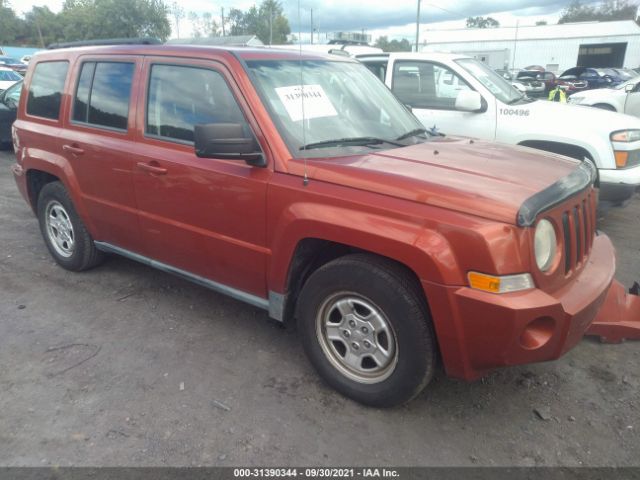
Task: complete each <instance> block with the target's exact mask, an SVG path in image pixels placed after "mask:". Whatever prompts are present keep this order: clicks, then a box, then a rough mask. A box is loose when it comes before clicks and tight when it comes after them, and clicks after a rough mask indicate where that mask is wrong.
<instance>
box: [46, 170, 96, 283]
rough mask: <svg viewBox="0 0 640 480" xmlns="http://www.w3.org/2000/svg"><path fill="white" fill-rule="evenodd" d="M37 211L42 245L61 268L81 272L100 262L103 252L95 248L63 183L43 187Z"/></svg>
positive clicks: (48, 184) (53, 183)
mask: <svg viewBox="0 0 640 480" xmlns="http://www.w3.org/2000/svg"><path fill="white" fill-rule="evenodd" d="M37 211H38V220H39V223H40V231H41V232H42V236H43V238H44V241H45V244H46V245H47V248H48V249H49V252H50V253H51V255H52V256H53V258H54V259H55V261H56V262H57V263H58V264H59V265H60V266H62V267H63V268H66V269H67V270H73V271H81V270H87V269H89V268H92V267H94V266H96V265H98V264H99V263H100V262H101V261H102V259H103V254H102V252H100V251H99V250H97V249H96V247H95V245H94V243H93V238H91V235H90V234H89V232H88V231H87V229H86V227H85V226H84V224H83V223H82V220H81V219H80V217H79V216H78V213H77V212H76V210H75V208H74V206H73V203H72V202H71V198H70V197H69V194H68V193H67V190H66V189H65V188H64V186H63V185H62V183H60V182H52V183H47V184H46V185H45V186H44V187H42V190H41V191H40V194H39V195H38V208H37Z"/></svg>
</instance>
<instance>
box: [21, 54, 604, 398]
mask: <svg viewBox="0 0 640 480" xmlns="http://www.w3.org/2000/svg"><path fill="white" fill-rule="evenodd" d="M12 134H13V143H14V148H15V153H16V156H17V163H16V164H15V165H14V166H13V172H14V175H15V179H16V182H17V185H18V188H19V189H20V192H21V193H22V195H23V196H24V198H25V199H26V200H27V202H29V204H30V205H31V207H32V208H33V210H34V212H35V213H36V214H37V217H38V219H39V222H40V229H41V231H42V235H43V237H44V241H45V243H46V245H47V247H48V249H49V251H50V252H51V255H52V256H53V257H54V258H55V260H56V261H57V262H58V263H59V264H60V265H61V266H62V267H64V268H66V269H69V270H78V271H79V270H84V269H88V268H91V267H94V266H96V265H98V264H99V263H100V261H101V260H102V259H103V256H104V254H105V253H116V254H120V255H124V256H125V257H128V258H131V259H134V260H137V261H140V262H143V263H146V264H148V265H150V266H152V267H155V268H159V269H161V270H164V271H166V272H171V273H174V274H177V275H180V276H182V277H184V278H187V279H189V280H192V281H194V282H196V283H198V284H200V285H204V286H205V287H209V288H211V289H213V290H216V291H218V292H222V293H225V294H227V295H230V296H232V297H234V298H236V299H238V300H242V301H244V302H247V303H249V304H251V305H254V306H257V307H260V308H263V309H265V310H267V311H268V313H269V316H270V317H272V318H274V319H276V320H279V321H283V322H287V321H289V320H296V321H297V325H298V328H299V331H300V335H301V338H302V342H303V343H304V348H305V351H306V353H307V355H308V357H309V359H310V361H311V362H312V363H313V365H314V366H315V368H316V369H317V371H318V372H319V373H320V375H321V376H322V377H323V378H324V379H325V380H326V381H327V382H328V383H329V384H330V385H332V386H333V387H334V388H335V389H337V390H338V391H340V392H342V393H343V394H344V395H347V396H349V397H351V398H353V399H355V400H357V401H359V402H362V403H365V404H369V405H376V406H392V405H397V404H400V403H403V402H406V401H408V400H410V399H411V398H413V397H414V396H415V395H417V394H418V393H419V392H420V391H421V390H422V389H423V388H424V387H425V386H426V385H427V384H428V383H429V381H430V380H431V378H432V376H433V374H434V369H435V368H436V361H437V358H438V357H440V358H441V359H442V363H443V365H444V368H445V370H446V372H447V373H448V374H449V375H452V376H455V377H458V378H463V379H467V380H472V379H476V378H479V377H480V376H481V375H483V374H485V373H486V372H488V371H489V370H491V369H492V368H495V367H500V366H505V365H514V364H522V363H528V362H539V361H545V360H551V359H556V358H558V357H559V356H561V355H562V354H563V353H565V352H566V351H567V350H569V349H570V348H572V347H573V346H574V345H576V343H578V342H579V341H580V339H581V338H582V337H583V335H584V333H585V331H586V330H587V329H588V328H589V326H590V324H591V323H592V321H593V320H594V318H595V317H596V315H597V313H598V311H599V309H600V308H601V306H602V304H603V302H604V301H605V298H606V297H607V293H608V291H609V289H610V286H611V284H612V279H613V277H614V270H615V258H614V250H613V247H612V244H611V242H610V241H609V239H608V238H607V237H606V236H605V235H603V234H600V233H596V216H595V212H596V202H597V198H596V195H597V192H596V190H594V188H593V183H594V179H595V172H594V171H593V170H592V168H591V167H590V164H589V163H580V162H578V161H574V160H570V159H567V158H564V157H560V156H556V155H552V154H544V153H541V152H537V151H533V150H529V149H526V148H521V147H512V146H505V145H497V144H491V143H485V142H480V141H473V140H469V139H454V138H444V137H442V136H439V135H435V134H433V133H430V132H428V131H425V130H424V129H423V128H422V127H421V125H420V123H419V122H418V121H417V120H416V118H414V116H413V115H412V114H411V113H410V112H409V111H408V110H407V108H406V107H405V106H403V105H402V104H401V103H400V102H399V101H398V100H397V99H396V98H395V97H394V96H393V95H392V94H391V93H390V91H389V90H388V89H387V88H386V87H385V86H384V85H383V84H382V82H380V81H379V80H378V79H377V78H376V77H375V76H374V75H373V74H371V73H370V72H369V71H368V70H367V68H366V67H365V66H363V65H361V64H359V63H357V62H356V61H353V60H351V59H348V58H343V57H329V56H323V55H316V54H312V53H301V52H294V51H286V50H278V51H275V50H269V49H244V48H224V49H223V48H213V47H207V46H184V45H182V46H169V45H143V44H138V45H111V46H90V47H73V48H58V49H55V50H50V51H47V52H44V53H40V54H38V55H36V56H35V57H34V58H33V59H32V61H31V62H30V63H29V69H28V72H27V75H26V79H25V86H24V89H23V91H22V97H21V99H20V104H19V109H18V117H17V121H16V122H15V124H14V126H13V132H12Z"/></svg>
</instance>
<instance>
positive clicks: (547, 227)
mask: <svg viewBox="0 0 640 480" xmlns="http://www.w3.org/2000/svg"><path fill="white" fill-rule="evenodd" d="M557 250H558V240H557V238H556V229H555V228H553V224H552V223H551V222H550V221H549V220H546V219H542V220H540V221H539V222H538V225H537V226H536V231H535V235H534V253H535V256H536V264H537V265H538V268H539V269H540V270H541V271H543V272H547V271H549V269H550V268H551V266H552V265H553V261H554V260H555V258H556V253H557Z"/></svg>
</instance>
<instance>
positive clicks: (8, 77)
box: [0, 70, 22, 82]
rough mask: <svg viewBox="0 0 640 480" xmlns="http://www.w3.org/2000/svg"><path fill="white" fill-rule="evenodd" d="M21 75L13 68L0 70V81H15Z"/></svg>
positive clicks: (20, 78)
mask: <svg viewBox="0 0 640 480" xmlns="http://www.w3.org/2000/svg"><path fill="white" fill-rule="evenodd" d="M18 80H22V77H21V76H20V75H18V74H17V73H16V72H14V71H13V70H0V82H17V81H18Z"/></svg>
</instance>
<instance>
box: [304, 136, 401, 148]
mask: <svg viewBox="0 0 640 480" xmlns="http://www.w3.org/2000/svg"><path fill="white" fill-rule="evenodd" d="M382 143H388V144H390V145H395V146H396V147H406V145H403V144H402V143H398V142H395V141H393V140H386V139H384V138H377V137H350V138H336V139H334V140H324V141H322V142H315V143H309V144H307V145H303V146H302V147H300V150H312V149H314V148H330V147H350V146H354V147H359V146H364V147H366V146H370V145H380V144H382Z"/></svg>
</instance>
